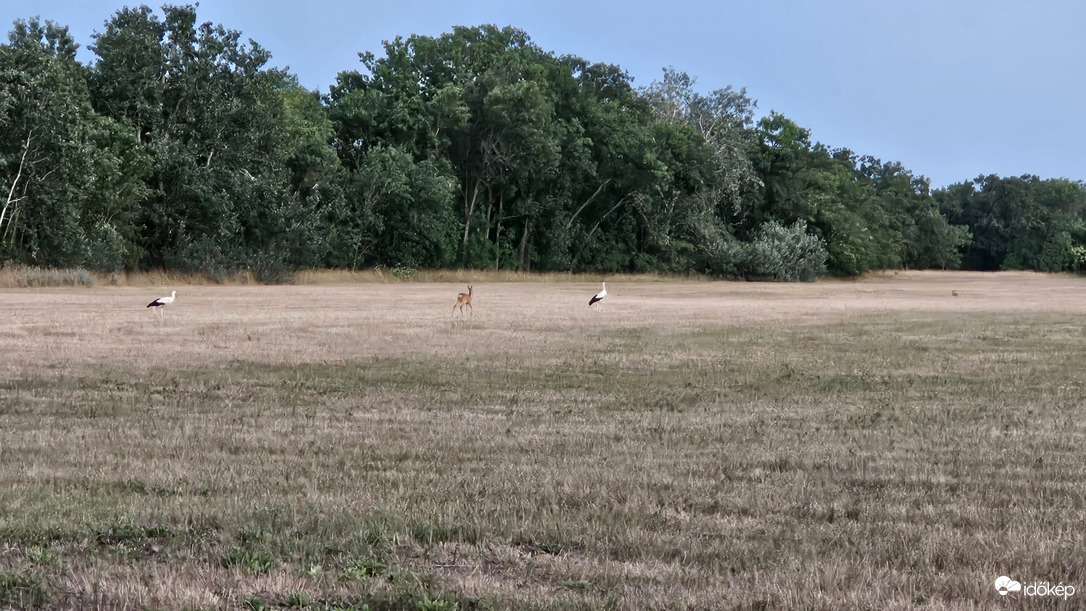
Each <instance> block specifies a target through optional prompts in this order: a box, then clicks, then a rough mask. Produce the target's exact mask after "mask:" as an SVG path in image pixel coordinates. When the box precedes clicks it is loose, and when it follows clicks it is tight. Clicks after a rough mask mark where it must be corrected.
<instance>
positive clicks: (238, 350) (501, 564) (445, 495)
mask: <svg viewBox="0 0 1086 611" xmlns="http://www.w3.org/2000/svg"><path fill="white" fill-rule="evenodd" d="M448 280H449V282H355V281H353V280H344V281H343V282H332V283H328V282H326V281H321V280H313V279H311V281H312V283H310V284H299V285H294V286H279V287H265V286H252V285H249V286H213V285H212V286H208V285H184V286H172V285H162V286H155V287H134V286H123V285H122V286H116V287H95V288H41V289H7V290H4V291H3V292H2V293H0V350H2V352H3V354H4V355H6V358H4V359H3V360H2V361H0V425H2V426H0V606H16V607H20V606H21V607H27V608H33V607H38V606H48V607H55V608H64V607H85V606H95V605H98V606H102V607H107V608H109V607H122V606H129V607H138V606H140V605H145V606H149V607H160V608H180V607H185V606H188V607H194V608H221V607H240V606H246V605H248V606H250V607H259V605H260V604H267V605H273V606H288V605H291V604H293V605H295V606H303V603H305V602H306V601H312V602H313V603H314V604H316V605H318V606H323V607H325V608H328V607H342V608H347V607H351V606H355V607H357V608H361V607H362V605H364V604H368V605H369V606H370V608H371V609H382V608H389V609H393V608H430V609H442V608H444V609H452V608H461V609H468V608H502V609H505V608H517V609H522V608H528V609H531V608H537V609H544V608H586V609H588V608H592V609H595V608H616V609H641V608H649V607H652V608H661V609H684V608H807V609H833V608H872V609H885V608H911V607H913V606H916V605H921V604H926V605H930V606H932V607H936V608H954V609H967V608H986V607H996V608H1001V607H1003V606H1015V605H1018V604H1023V605H1024V604H1027V603H1028V604H1029V605H1030V606H1038V605H1040V606H1046V605H1050V604H1054V602H1055V601H1054V599H1052V598H1048V599H1041V598H1032V599H1031V598H1028V597H1025V596H1023V595H1022V594H1021V593H1019V594H1012V595H1011V596H1010V599H1008V598H1001V597H1000V596H998V594H997V593H996V591H995V589H994V587H993V585H992V584H993V582H994V581H995V578H996V577H998V576H999V575H1010V576H1011V577H1014V578H1015V579H1017V580H1019V581H1021V582H1022V583H1024V584H1028V583H1032V582H1039V581H1048V582H1050V583H1051V584H1053V585H1056V584H1058V583H1060V582H1062V583H1063V584H1071V585H1074V586H1075V587H1076V588H1079V592H1078V593H1077V594H1076V597H1078V598H1079V600H1081V598H1080V597H1081V596H1083V595H1086V594H1084V593H1086V572H1084V570H1083V567H1086V548H1084V546H1083V545H1082V539H1081V536H1080V535H1079V534H1078V530H1080V528H1081V525H1082V523H1083V521H1084V518H1086V485H1084V484H1083V482H1084V476H1086V466H1084V464H1083V461H1082V460H1081V456H1082V453H1081V448H1082V444H1083V441H1084V433H1086V430H1084V425H1083V422H1086V418H1084V416H1086V413H1084V412H1086V409H1084V407H1083V404H1082V401H1081V398H1082V396H1083V391H1084V387H1086V383H1084V382H1086V376H1084V374H1083V371H1082V366H1081V355H1082V354H1083V351H1084V349H1086V337H1084V334H1083V332H1082V330H1081V324H1080V320H1081V318H1082V315H1083V313H1084V312H1083V310H1084V309H1086V283H1084V282H1083V281H1082V280H1079V279H1077V278H1074V277H1063V276H1044V275H1036V274H1019V273H1001V274H971V273H915V272H909V273H907V272H902V273H899V274H884V275H878V276H872V277H869V278H866V279H864V280H860V281H852V282H844V281H820V282H818V283H815V284H792V285H781V284H748V283H709V282H675V281H672V282H666V281H654V282H647V281H645V279H622V278H612V279H610V280H609V281H608V293H609V297H608V299H607V302H606V304H605V305H606V306H607V307H606V308H605V309H604V310H603V311H602V312H598V313H596V312H591V311H590V310H589V308H588V306H587V301H588V297H589V296H591V295H592V294H593V293H594V292H595V291H596V290H597V289H598V284H597V282H596V279H595V278H590V279H589V278H586V279H584V281H583V282H571V281H568V279H566V281H562V282H558V281H554V282H549V281H544V282H539V281H534V280H533V281H530V282H497V281H493V280H492V279H484V280H482V281H480V280H479V279H473V278H471V277H470V275H468V276H456V277H452V278H449V279H448ZM469 281H470V282H471V283H472V284H473V285H474V287H475V291H474V296H473V300H472V304H473V306H474V316H473V317H470V318H468V317H465V318H460V317H459V316H450V315H449V308H450V307H451V306H452V304H453V303H454V302H455V301H456V294H457V293H458V292H460V291H463V290H464V288H463V287H462V286H460V285H461V284H465V283H466V282H469ZM173 289H176V290H177V291H178V295H177V302H176V303H175V304H174V305H173V306H171V307H170V308H168V309H167V310H166V312H165V316H164V318H163V319H162V320H159V318H158V317H157V316H156V315H155V314H153V313H152V312H151V311H149V310H147V309H146V308H145V307H144V306H145V305H146V304H147V303H148V302H150V301H151V300H152V299H153V298H155V297H158V296H159V295H161V294H168V293H169V291H170V290H173ZM952 291H956V292H957V293H958V295H957V296H954V295H952ZM1074 603H1075V600H1070V601H1068V603H1067V604H1069V605H1070V604H1074ZM1079 604H1080V605H1081V603H1079Z"/></svg>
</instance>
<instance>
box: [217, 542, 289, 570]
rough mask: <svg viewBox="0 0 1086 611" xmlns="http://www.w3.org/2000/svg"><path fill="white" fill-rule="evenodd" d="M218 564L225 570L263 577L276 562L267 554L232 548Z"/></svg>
mask: <svg viewBox="0 0 1086 611" xmlns="http://www.w3.org/2000/svg"><path fill="white" fill-rule="evenodd" d="M219 564H221V565H222V566H224V567H226V568H239V569H241V570H244V571H248V572H250V573H254V574H257V575H264V574H267V573H270V572H271V570H272V569H273V568H275V566H276V564H277V562H276V561H275V559H274V558H272V557H271V556H269V555H268V554H265V553H261V552H254V551H252V550H248V549H245V548H243V547H232V548H230V549H229V550H227V551H226V553H225V554H223V556H222V558H221V559H220V560H219Z"/></svg>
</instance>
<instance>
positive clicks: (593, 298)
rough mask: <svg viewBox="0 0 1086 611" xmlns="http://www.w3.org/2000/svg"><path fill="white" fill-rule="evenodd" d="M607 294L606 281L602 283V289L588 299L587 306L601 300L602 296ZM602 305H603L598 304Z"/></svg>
mask: <svg viewBox="0 0 1086 611" xmlns="http://www.w3.org/2000/svg"><path fill="white" fill-rule="evenodd" d="M606 296H607V283H606V282H604V283H603V290H602V291H600V292H598V293H596V294H595V295H593V296H592V299H589V300H588V307H592V306H593V305H595V304H596V303H598V302H600V301H603V298H604V297H606ZM600 307H603V306H600Z"/></svg>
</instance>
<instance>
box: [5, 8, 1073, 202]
mask: <svg viewBox="0 0 1086 611" xmlns="http://www.w3.org/2000/svg"><path fill="white" fill-rule="evenodd" d="M174 3H175V4H184V2H183V1H176V2H174ZM129 4H133V3H129ZM124 5H125V2H123V1H120V0H117V1H107V0H30V1H29V2H27V1H25V0H24V1H13V0H0V23H2V24H3V25H4V26H5V32H6V31H9V30H10V24H11V22H12V21H13V20H14V19H19V18H27V17H31V16H40V17H41V18H43V19H51V20H53V21H56V22H58V23H60V24H62V25H66V26H68V27H69V29H70V31H71V33H72V34H73V35H74V36H75V38H76V40H77V41H78V42H79V43H80V44H81V45H83V48H82V49H81V54H80V59H81V60H82V61H84V62H89V61H91V60H92V58H93V56H92V55H91V54H90V53H89V51H88V50H87V49H86V47H87V46H88V45H90V44H91V38H90V37H91V35H92V34H93V33H94V32H96V31H101V30H103V29H104V26H103V24H104V22H105V21H107V20H108V19H109V18H110V17H111V16H112V15H113V13H114V12H115V11H116V10H117V9H119V8H121V7H123V6H124ZM137 5H138V4H137ZM148 6H152V7H155V8H157V7H159V6H161V4H157V3H148ZM197 18H198V19H199V21H201V22H203V21H211V22H213V23H216V24H222V25H224V26H225V27H227V28H229V29H233V30H238V31H240V32H241V33H242V35H243V38H252V39H253V40H255V41H257V42H259V43H260V44H261V45H262V46H264V47H265V48H267V49H268V50H269V51H271V53H272V55H273V59H272V64H273V65H275V66H277V67H289V69H290V71H291V72H293V73H294V74H296V75H298V77H299V79H300V81H301V83H302V84H303V85H304V86H306V87H308V88H310V89H318V90H320V91H321V92H326V91H327V90H328V87H329V85H331V84H332V83H333V82H334V79H335V75H336V74H337V73H338V72H340V71H343V70H354V69H358V68H359V63H358V55H357V54H358V52H359V51H373V52H375V53H377V54H378V55H381V53H382V46H381V43H382V41H384V40H391V39H392V38H394V37H396V36H397V35H402V36H404V37H406V36H409V35H411V34H422V35H427V36H437V35H440V34H441V33H443V32H447V31H449V30H450V29H451V28H452V26H454V25H468V26H470V25H479V24H483V23H493V24H496V25H499V26H504V25H512V26H515V27H518V28H521V29H523V30H525V31H526V32H527V33H528V34H529V35H530V36H531V37H532V39H533V40H534V41H535V42H536V43H537V44H538V45H539V46H541V47H542V48H543V49H545V50H547V51H551V52H554V53H556V54H566V53H569V54H575V55H579V56H581V57H584V58H585V59H588V60H591V61H599V62H607V63H612V64H618V65H619V66H621V67H622V68H624V69H625V70H626V71H627V72H629V73H630V75H631V76H633V77H634V84H635V85H638V86H640V85H648V84H649V83H651V82H652V81H653V80H656V79H658V78H659V77H660V75H661V74H662V70H663V68H664V67H668V66H670V67H674V68H676V69H678V70H681V71H684V72H686V73H688V74H690V75H691V76H694V77H696V78H697V79H698V81H697V88H698V89H699V90H701V91H704V92H708V91H711V90H713V89H718V88H721V87H725V86H727V85H732V86H733V87H735V88H740V87H746V89H747V93H748V95H750V96H751V97H752V98H754V99H756V100H758V109H759V115H764V114H768V113H769V112H770V111H771V110H774V111H777V112H780V113H783V114H784V115H785V116H787V117H788V118H790V119H792V120H793V121H795V122H796V123H798V124H799V125H801V126H803V127H806V128H808V129H810V130H811V135H812V139H813V140H816V141H820V142H823V143H825V144H827V145H828V146H831V147H847V148H849V149H851V150H853V151H855V152H857V153H860V154H865V155H873V156H875V157H878V158H881V159H883V160H884V161H900V162H901V163H903V164H904V165H905V167H907V168H909V169H911V170H912V171H913V172H914V173H916V174H923V175H925V176H927V177H928V178H930V179H931V180H932V184H933V186H934V187H939V186H945V185H948V184H952V183H956V182H961V181H965V180H970V179H972V178H974V177H976V176H977V175H980V174H999V175H1000V176H1017V175H1021V174H1037V175H1040V176H1041V177H1042V178H1072V179H1076V180H1079V179H1086V78H1083V76H1084V75H1083V72H1084V71H1086V3H1082V2H1077V1H1071V0H1045V1H1031V0H1020V1H1011V0H954V1H946V0H908V1H906V0H898V1H897V2H890V1H883V0H838V1H832V2H831V1H814V0H812V1H806V2H804V1H800V0H759V1H755V0H751V1H748V2H728V1H718V2H693V1H687V0H672V1H671V2H668V3H664V2H660V1H659V0H654V1H652V2H649V1H646V0H629V1H624V2H617V1H609V2H604V1H599V0H581V1H573V0H549V1H545V2H513V1H510V0H505V1H498V0H461V1H456V0H425V1H411V0H399V1H385V2H373V1H369V0H362V1H340V2H331V1H325V0H309V1H307V2H301V1H298V0H291V1H283V0H259V1H257V0H236V1H230V2H227V1H224V0H204V1H202V2H200V5H199V8H198V9H197Z"/></svg>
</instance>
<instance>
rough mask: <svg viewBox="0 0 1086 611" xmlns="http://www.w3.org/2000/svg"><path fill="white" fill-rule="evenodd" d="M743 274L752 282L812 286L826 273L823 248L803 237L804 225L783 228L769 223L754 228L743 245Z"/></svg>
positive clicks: (814, 238)
mask: <svg viewBox="0 0 1086 611" xmlns="http://www.w3.org/2000/svg"><path fill="white" fill-rule="evenodd" d="M746 250H747V260H746V261H745V267H746V270H747V274H748V276H750V277H753V278H756V279H766V280H777V281H785V282H794V281H796V280H802V281H804V282H812V281H814V279H815V277H816V276H818V275H819V274H821V273H823V272H825V271H826V258H827V256H828V253H827V252H826V245H825V243H824V242H823V241H822V239H821V238H819V237H818V236H814V235H811V234H809V233H807V223H805V222H804V221H796V222H795V223H793V224H792V225H791V226H788V227H785V226H784V225H781V224H780V223H778V222H777V221H770V222H768V223H766V224H765V225H762V226H761V227H760V228H758V231H757V232H756V233H755V236H754V240H753V241H752V242H751V243H750V244H748V245H747V249H746Z"/></svg>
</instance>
